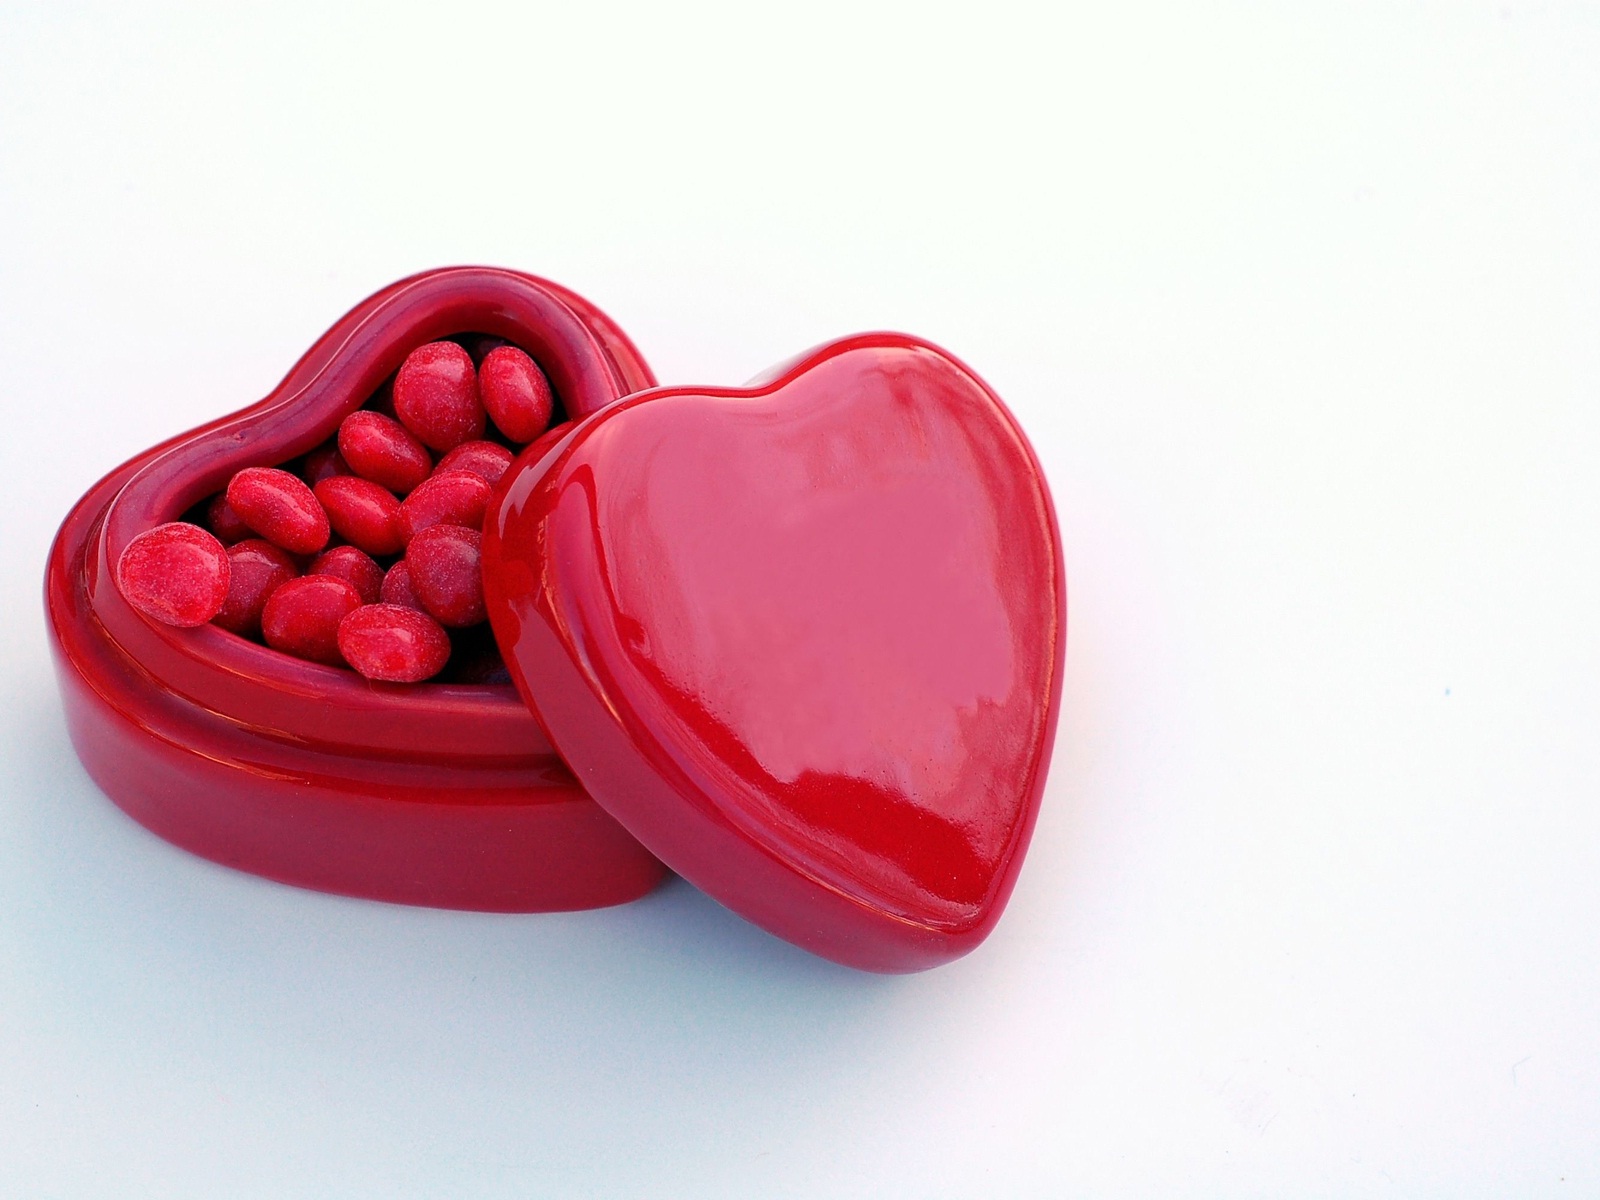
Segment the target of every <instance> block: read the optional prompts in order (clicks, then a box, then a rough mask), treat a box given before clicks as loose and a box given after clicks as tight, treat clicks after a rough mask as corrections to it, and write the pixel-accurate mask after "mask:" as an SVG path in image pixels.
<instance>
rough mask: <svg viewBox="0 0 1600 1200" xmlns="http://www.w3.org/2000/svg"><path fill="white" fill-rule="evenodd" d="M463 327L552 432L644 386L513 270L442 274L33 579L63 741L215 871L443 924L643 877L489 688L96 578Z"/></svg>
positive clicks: (220, 430)
mask: <svg viewBox="0 0 1600 1200" xmlns="http://www.w3.org/2000/svg"><path fill="white" fill-rule="evenodd" d="M465 332H478V333H486V334H492V335H496V336H499V337H504V338H506V339H508V340H510V341H512V342H515V343H517V344H518V345H521V346H523V347H524V348H525V349H527V350H528V351H530V352H531V353H533V354H534V356H535V357H536V358H537V359H538V361H539V362H540V364H541V365H542V366H543V367H544V369H545V371H546V372H547V374H548V375H549V377H550V379H551V382H552V385H553V386H554V388H555V391H556V393H557V395H558V397H559V398H560V400H561V401H562V403H563V404H564V405H565V408H566V412H567V415H568V416H569V417H570V418H572V419H578V418H582V417H584V416H587V415H588V414H590V413H593V412H596V411H598V410H600V409H601V408H603V407H605V406H606V405H607V404H610V403H611V402H613V401H615V400H616V399H617V398H619V397H620V396H623V395H625V394H627V393H630V392H635V391H638V390H639V389H640V388H646V387H649V386H651V385H652V384H653V383H654V382H655V380H654V378H653V377H652V375H651V373H650V370H649V368H648V367H647V366H646V365H645V363H644V360H643V359H642V358H641V357H640V356H639V353H638V351H637V350H635V349H634V347H633V345H632V343H631V342H629V340H628V339H627V337H626V336H625V335H624V334H623V333H622V331H621V330H620V329H618V327H617V326H616V325H615V324H614V323H613V322H612V321H611V320H610V319H609V318H607V317H606V316H605V315H604V314H603V313H601V312H600V311H599V310H598V309H596V308H595V307H594V306H593V305H592V304H590V303H588V302H587V301H585V300H583V299H582V298H581V297H578V296H576V295H574V294H573V293H572V292H570V291H568V290H566V289H565V288H562V287H559V286H557V285H555V284H552V283H550V282H548V281H546V280H541V279H537V278H535V277H533V276H529V275H523V274H519V273H516V272H511V271H503V270H493V269H484V268H452V269H447V270H440V271H432V272H427V273H425V274H422V275H417V276H414V277H412V278H410V279H406V280H402V281H400V282H399V283H396V284H394V285H392V286H390V287H388V288H385V289H384V290H382V291H380V292H378V293H377V294H375V295H373V296H371V297H370V298H368V299H367V300H366V301H364V302H363V303H361V304H359V305H357V306H356V307H355V308H354V309H352V310H351V311H350V312H349V313H348V314H346V315H345V316H344V317H343V318H342V319H341V320H340V321H339V322H338V323H337V324H335V325H334V326H333V328H331V329H330V330H329V331H328V332H327V333H326V334H324V335H323V336H322V337H321V338H320V339H319V340H318V341H317V343H316V344H315V345H314V346H312V347H311V349H310V350H309V351H308V352H307V353H306V355H305V356H304V357H303V358H302V359H301V360H300V361H299V362H298V363H297V364H296V365H295V367H294V369H293V370H291V371H290V372H289V374H288V376H287V377H286V378H285V379H284V380H283V382H282V383H281V384H279V385H278V387H277V388H276V389H275V390H274V391H273V392H272V394H271V395H269V396H268V397H267V398H266V399H264V400H262V401H261V402H260V403H258V404H255V405H252V406H251V407H249V408H247V409H244V410H243V411H241V412H239V413H236V414H235V415H233V416H231V417H226V418H223V419H222V420H219V421H216V422H213V423H212V424H210V425H207V426H204V427H202V428H200V429H197V430H194V431H193V432H191V433H186V434H183V435H182V436H180V437H177V438H174V439H172V440H171V441H168V442H166V443H164V444H162V445H160V446H157V447H155V448H154V449H152V450H149V451H146V452H145V453H143V454H141V455H139V456H138V457H137V458H134V459H132V460H131V461H129V462H127V463H125V464H124V465H123V466H121V467H118V468H117V469H116V470H115V471H113V472H111V474H109V475H107V476H106V477H105V478H104V479H102V480H101V481H100V482H99V483H97V484H96V485H95V486H94V487H93V488H91V489H90V490H89V492H88V494H87V495H85V496H84V497H83V499H82V500H80V501H79V502H78V504H77V505H76V506H75V507H74V508H73V510H72V512H71V513H70V514H69V515H68V517H67V519H66V521H65V522H64V523H63V524H62V527H61V530H60V532H59V533H58V534H57V537H56V540H55V543H54V545H53V546H52V548H51V551H50V559H49V564H48V567H47V571H46V578H45V600H46V607H47V609H48V615H49V622H48V625H49V629H50V632H51V640H52V646H53V649H54V652H55V662H56V671H57V678H58V680H59V683H60V687H61V692H62V697H63V701H64V704H65V708H66V714H67V723H68V729H69V731H70V733H71V737H72V741H73V744H74V746H75V747H76V749H77V751H78V755H79V757H80V758H81V759H82V761H83V763H84V765H85V767H87V769H88V771H89V773H90V775H91V776H93V778H94V779H95V781H96V782H97V783H98V784H99V785H100V786H101V788H102V789H104V791H105V792H106V794H107V795H109V796H110V797H111V798H112V799H113V800H115V801H116V803H117V804H118V805H120V806H121V807H122V808H123V809H125V810H126V811H127V812H128V813H129V814H130V815H131V816H132V817H134V818H135V819H136V820H138V821H139V822H141V823H142V824H144V825H145V826H147V827H148V828H150V829H151V830H153V831H154V832H156V833H158V834H160V835H161V836H162V837H164V838H167V839H168V840H169V841H172V842H175V843H177V844H178V845H180V846H183V847H185V848H187V849H189V850H192V851H194V852H195V853H197V854H200V855H202V856H204V857H206V858H210V859H214V860H216V861H218V862H221V863H225V864H228V865H230V866H234V867H239V868H241V869H244V870H247V871H252V872H255V873H257V874H260V875H265V876H268V877H270V878H273V879H278V880H281V881H284V882H287V883H294V884H300V885H302V886H306V887H312V888H317V889H320V890H323V891H330V892H340V893H344V894H348V895H356V896H365V897H371V898H375V899H381V900H391V901H398V902H403V903H410V904H425V905H432V906H436V907H444V908H466V909H482V910H490V911H508V912H526V911H541V910H556V909H578V908H590V907H596V906H600V905H608V904H618V903H621V902H623V901H626V900H631V899H634V898H636V897H638V896H640V895H642V894H644V893H645V892H647V891H649V890H650V888H652V887H653V886H655V884H656V883H658V882H659V881H660V880H661V879H662V878H663V876H664V874H665V870H664V868H663V867H662V865H661V864H660V863H659V862H658V861H657V860H656V859H655V858H653V857H652V856H651V855H650V854H649V853H648V852H646V851H645V850H644V849H643V848H642V847H641V846H640V845H639V844H638V842H636V841H635V840H634V839H633V838H632V837H630V836H629V835H628V834H627V833H626V832H625V831H624V830H623V828H622V827H621V826H620V825H619V824H618V823H617V822H616V820H615V819H613V818H612V817H611V816H609V815H608V814H607V813H606V812H605V811H604V810H602V809H601V808H600V807H599V806H598V805H596V804H595V803H594V801H593V800H592V799H590V798H589V797H588V796H587V795H586V794H585V793H584V791H583V789H582V787H580V786H579V785H578V783H577V782H576V780H574V779H573V777H572V774H571V772H570V771H569V770H568V769H567V768H566V766H565V764H563V762H562V761H561V759H560V758H559V757H557V755H556V754H555V753H554V751H553V750H552V749H551V748H550V745H549V742H548V741H547V740H546V739H545V737H544V736H543V734H542V733H541V731H540V729H539V727H538V725H537V724H536V723H535V722H534V720H533V718H532V717H531V716H530V715H529V714H528V712H527V710H526V709H525V708H524V707H523V705H522V704H521V703H520V701H519V700H518V698H517V695H516V693H515V691H513V689H511V688H510V687H507V686H497V687H496V686H471V687H468V686H450V685H442V684H424V685H412V686H398V685H384V684H374V683H369V682H367V681H366V680H363V679H361V678H360V677H359V676H357V675H355V674H353V673H352V672H349V671H345V670H338V669H335V668H332V667H324V666H319V665H316V664H313V663H307V662H302V661H299V660H297V659H292V658H289V657H287V656H285V655H282V654H279V653H277V652H275V651H272V650H269V649H267V648H266V647H264V646H258V645H255V644H252V643H250V642H247V641H245V640H243V639H241V638H238V637H235V636H233V635H232V634H229V633H227V632H226V631H224V630H221V629H218V628H216V627H214V626H205V627H202V628H200V629H172V628H168V627H166V626H161V625H157V624H154V623H153V622H151V621H148V620H146V619H145V618H144V617H142V616H141V615H139V614H138V613H137V612H135V611H134V610H133V609H132V608H131V607H130V606H129V605H128V604H127V602H126V601H125V600H124V599H123V598H122V596H121V594H120V593H119V592H118V590H117V588H116V586H115V584H114V582H113V572H112V569H111V568H112V565H113V564H115V563H116V562H117V560H118V557H119V555H120V554H121V552H122V549H123V547H125V546H126V545H127V543H128V541H129V540H130V539H131V538H132V537H134V536H135V535H137V534H138V533H140V532H142V531H143V530H145V529H148V528H150V527H152V526H153V525H155V524H158V523H160V522H162V521H168V520H174V519H176V518H178V517H179V516H180V515H181V514H183V513H184V512H185V511H187V510H188V509H189V508H190V506H191V505H193V504H195V503H196V502H197V501H199V500H201V499H203V498H204V497H205V496H207V495H210V494H212V493H214V492H216V491H217V490H218V489H219V488H221V487H222V486H223V485H224V484H225V483H226V482H227V480H228V478H229V477H230V476H231V475H232V474H233V473H234V472H235V471H237V470H238V469H240V468H242V467H249V466H272V465H276V464H278V463H282V462H285V461H287V460H289V459H291V458H293V457H295V456H296V455H299V454H302V453H304V452H306V451H308V450H310V449H312V448H313V447H314V446H316V445H318V444H319V443H321V442H324V441H325V440H327V438H328V437H329V436H330V435H331V434H332V433H333V431H334V430H335V429H337V427H338V425H339V422H340V421H341V420H342V419H343V418H344V416H345V415H346V414H348V413H349V412H351V411H353V410H354V409H356V408H357V407H359V406H360V405H361V404H362V402H363V401H364V400H365V399H366V398H367V397H368V396H369V395H371V394H372V393H373V392H374V390H375V389H377V388H378V387H379V385H380V384H382V383H383V381H384V380H385V379H387V378H388V377H389V376H391V375H393V373H394V372H395V370H396V369H397V368H398V367H399V365H400V362H401V360H402V359H403V357H404V356H405V354H406V352H407V351H408V350H409V349H410V348H412V347H414V346H416V345H419V344H421V343H423V342H427V341H430V340H433V339H436V338H442V337H447V336H450V335H454V334H460V333H465Z"/></svg>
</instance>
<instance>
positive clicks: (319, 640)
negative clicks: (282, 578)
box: [261, 575, 361, 666]
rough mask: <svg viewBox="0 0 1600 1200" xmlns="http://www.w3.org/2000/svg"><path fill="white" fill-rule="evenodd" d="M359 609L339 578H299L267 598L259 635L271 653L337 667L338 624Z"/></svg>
mask: <svg viewBox="0 0 1600 1200" xmlns="http://www.w3.org/2000/svg"><path fill="white" fill-rule="evenodd" d="M360 607H361V595H360V593H359V592H357V591H356V589H355V588H354V587H352V586H351V585H350V584H348V583H346V582H345V581H344V580H343V579H339V578H337V577H336V576H333V575H302V576H301V577H300V578H299V579H291V580H289V582H288V583H285V584H283V585H282V586H281V587H279V588H278V590H277V591H275V592H273V593H272V595H271V596H270V597H268V599H267V604H266V607H265V608H264V609H263V610H262V613H261V633H262V636H263V637H265V638H266V639H267V645H269V646H271V647H272V648H273V649H274V650H281V651H283V652H284V653H285V654H292V655H294V656H295V657H296V658H304V659H307V660H309V661H311V662H318V663H326V664H328V665H329V666H338V665H339V664H340V663H342V662H343V661H344V660H343V658H342V656H341V655H340V654H339V622H340V621H342V620H344V618H345V617H346V616H347V615H349V614H350V613H352V612H354V611H355V610H356V609H358V608H360Z"/></svg>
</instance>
